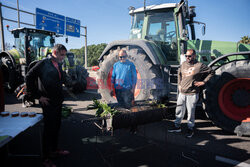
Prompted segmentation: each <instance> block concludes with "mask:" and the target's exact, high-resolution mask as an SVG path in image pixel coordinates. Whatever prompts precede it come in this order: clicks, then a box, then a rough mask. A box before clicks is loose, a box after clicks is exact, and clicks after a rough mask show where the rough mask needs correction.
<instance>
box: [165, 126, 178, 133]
mask: <svg viewBox="0 0 250 167" xmlns="http://www.w3.org/2000/svg"><path fill="white" fill-rule="evenodd" d="M168 132H170V133H172V132H181V127H176V126H174V127H173V128H172V129H169V130H168Z"/></svg>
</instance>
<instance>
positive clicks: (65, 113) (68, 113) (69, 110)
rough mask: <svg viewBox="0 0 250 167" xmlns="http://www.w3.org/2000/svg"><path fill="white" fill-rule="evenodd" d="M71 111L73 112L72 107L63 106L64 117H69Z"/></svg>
mask: <svg viewBox="0 0 250 167" xmlns="http://www.w3.org/2000/svg"><path fill="white" fill-rule="evenodd" d="M71 112H72V107H67V106H65V107H62V117H63V118H67V117H69V116H70V114H71Z"/></svg>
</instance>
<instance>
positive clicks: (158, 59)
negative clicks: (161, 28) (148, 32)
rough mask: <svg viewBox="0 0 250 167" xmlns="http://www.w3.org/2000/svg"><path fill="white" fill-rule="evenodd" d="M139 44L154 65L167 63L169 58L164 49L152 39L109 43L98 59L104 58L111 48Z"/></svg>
mask: <svg viewBox="0 0 250 167" xmlns="http://www.w3.org/2000/svg"><path fill="white" fill-rule="evenodd" d="M133 45H134V46H137V47H139V48H141V49H142V50H144V52H145V53H146V54H147V55H148V57H149V59H150V60H151V61H152V63H153V65H166V63H167V59H166V58H165V55H164V53H163V52H162V50H161V49H160V48H159V47H158V46H157V45H156V44H155V43H154V42H152V41H147V40H137V39H136V40H122V41H114V42H111V43H110V44H108V46H107V47H106V48H105V49H104V51H103V52H102V54H101V56H100V57H99V59H98V61H102V60H103V56H104V55H108V52H109V50H111V49H112V48H115V47H118V46H120V47H124V46H133Z"/></svg>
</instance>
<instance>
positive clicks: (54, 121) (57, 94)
mask: <svg viewBox="0 0 250 167" xmlns="http://www.w3.org/2000/svg"><path fill="white" fill-rule="evenodd" d="M66 52H67V49H66V47H65V46H63V45H61V44H57V45H55V46H54V48H53V50H52V56H51V58H47V59H44V60H41V61H39V62H38V63H37V64H36V65H34V66H33V67H32V68H31V69H30V70H29V72H28V73H27V75H26V85H27V93H28V95H29V96H30V97H32V98H35V99H39V102H40V104H41V107H42V110H43V120H44V132H43V156H44V166H53V163H52V161H51V160H50V158H51V157H52V156H56V155H66V154H69V152H68V151H65V150H64V151H63V150H59V149H58V147H57V146H58V135H59V129H60V126H61V114H62V102H63V93H62V81H63V72H62V69H61V63H62V61H63V59H64V58H65V56H66Z"/></svg>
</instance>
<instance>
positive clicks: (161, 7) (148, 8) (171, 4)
mask: <svg viewBox="0 0 250 167" xmlns="http://www.w3.org/2000/svg"><path fill="white" fill-rule="evenodd" d="M175 7H177V3H164V4H160V5H151V6H146V11H150V10H159V9H166V8H175ZM143 11H144V7H141V8H138V9H135V10H130V11H129V14H130V15H133V14H134V13H140V12H143Z"/></svg>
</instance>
